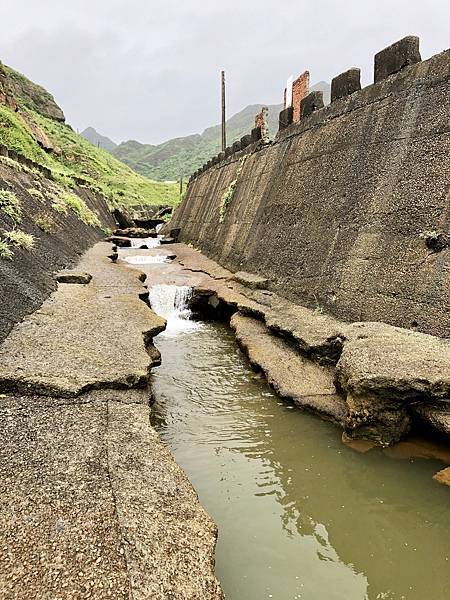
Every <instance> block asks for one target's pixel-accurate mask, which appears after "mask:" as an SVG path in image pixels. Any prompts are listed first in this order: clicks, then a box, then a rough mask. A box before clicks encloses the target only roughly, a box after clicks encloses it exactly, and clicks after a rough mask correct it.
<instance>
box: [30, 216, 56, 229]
mask: <svg viewBox="0 0 450 600" xmlns="http://www.w3.org/2000/svg"><path fill="white" fill-rule="evenodd" d="M34 222H35V223H36V225H37V226H38V227H39V229H42V231H44V232H45V233H50V232H52V231H53V229H54V226H55V222H54V220H53V218H52V217H51V215H49V214H48V213H42V214H41V215H38V216H37V217H36V218H35V220H34Z"/></svg>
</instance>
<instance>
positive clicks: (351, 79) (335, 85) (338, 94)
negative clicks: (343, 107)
mask: <svg viewBox="0 0 450 600" xmlns="http://www.w3.org/2000/svg"><path fill="white" fill-rule="evenodd" d="M360 89H361V71H360V69H356V68H352V69H349V70H348V71H345V72H344V73H341V74H340V75H336V77H334V78H333V80H332V81H331V102H334V101H335V100H338V99H339V98H344V97H345V96H349V95H350V94H353V92H357V91H358V90H360Z"/></svg>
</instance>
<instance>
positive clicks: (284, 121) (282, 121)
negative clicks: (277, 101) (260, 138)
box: [278, 106, 294, 131]
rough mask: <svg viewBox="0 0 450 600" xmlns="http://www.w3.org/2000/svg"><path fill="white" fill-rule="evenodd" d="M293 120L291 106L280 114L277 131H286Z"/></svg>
mask: <svg viewBox="0 0 450 600" xmlns="http://www.w3.org/2000/svg"><path fill="white" fill-rule="evenodd" d="M293 119H294V109H293V107H292V106H288V107H287V108H285V109H283V110H282V111H281V112H280V117H279V122H278V130H279V131H281V130H282V129H286V127H289V125H291V124H292V121H293Z"/></svg>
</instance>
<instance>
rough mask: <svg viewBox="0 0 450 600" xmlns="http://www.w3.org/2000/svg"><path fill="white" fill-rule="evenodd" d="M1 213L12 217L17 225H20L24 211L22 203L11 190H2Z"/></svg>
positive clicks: (0, 194) (0, 193) (0, 191)
mask: <svg viewBox="0 0 450 600" xmlns="http://www.w3.org/2000/svg"><path fill="white" fill-rule="evenodd" d="M0 212H1V213H3V214H4V215H6V216H7V217H10V218H11V219H12V220H13V221H14V222H15V223H20V221H21V219H22V209H21V207H20V202H19V199H18V198H17V196H16V195H15V193H14V192H11V191H10V190H0Z"/></svg>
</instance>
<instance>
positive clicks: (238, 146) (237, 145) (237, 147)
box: [231, 140, 241, 154]
mask: <svg viewBox="0 0 450 600" xmlns="http://www.w3.org/2000/svg"><path fill="white" fill-rule="evenodd" d="M240 149H241V142H240V141H239V140H236V141H235V142H233V145H232V146H231V150H232V152H233V154H234V153H235V152H239V150H240Z"/></svg>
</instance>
